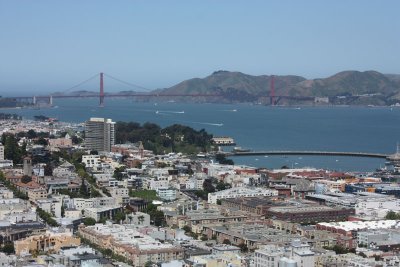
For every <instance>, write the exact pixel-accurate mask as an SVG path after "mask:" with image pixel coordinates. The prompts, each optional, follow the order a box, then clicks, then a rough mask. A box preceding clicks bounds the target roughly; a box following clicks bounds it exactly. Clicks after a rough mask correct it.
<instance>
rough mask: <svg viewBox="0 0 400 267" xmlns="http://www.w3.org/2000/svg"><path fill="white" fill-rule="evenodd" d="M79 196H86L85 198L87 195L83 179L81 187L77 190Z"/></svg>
mask: <svg viewBox="0 0 400 267" xmlns="http://www.w3.org/2000/svg"><path fill="white" fill-rule="evenodd" d="M79 194H81V195H82V196H86V197H87V196H88V195H89V194H88V190H87V187H86V184H85V179H84V178H82V183H81V187H80V188H79Z"/></svg>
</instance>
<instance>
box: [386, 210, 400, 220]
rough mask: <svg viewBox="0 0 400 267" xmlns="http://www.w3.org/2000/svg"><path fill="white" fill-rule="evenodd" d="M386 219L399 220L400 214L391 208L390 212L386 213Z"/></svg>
mask: <svg viewBox="0 0 400 267" xmlns="http://www.w3.org/2000/svg"><path fill="white" fill-rule="evenodd" d="M385 219H386V220H399V219H400V214H399V213H396V212H394V211H392V210H391V211H388V213H386V216H385Z"/></svg>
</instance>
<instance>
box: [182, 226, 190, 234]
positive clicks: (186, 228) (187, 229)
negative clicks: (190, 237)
mask: <svg viewBox="0 0 400 267" xmlns="http://www.w3.org/2000/svg"><path fill="white" fill-rule="evenodd" d="M182 230H183V231H185V233H190V232H191V231H192V229H191V228H190V226H189V225H185V226H183V227H182Z"/></svg>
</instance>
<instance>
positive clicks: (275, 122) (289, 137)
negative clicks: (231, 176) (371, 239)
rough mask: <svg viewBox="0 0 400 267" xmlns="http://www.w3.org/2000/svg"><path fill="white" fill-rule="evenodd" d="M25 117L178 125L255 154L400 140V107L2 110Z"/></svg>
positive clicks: (371, 162) (63, 106) (315, 160)
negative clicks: (227, 140) (225, 138)
mask: <svg viewBox="0 0 400 267" xmlns="http://www.w3.org/2000/svg"><path fill="white" fill-rule="evenodd" d="M1 112H3V113H4V112H6V113H16V114H19V115H22V116H23V117H24V118H25V119H33V117H34V116H35V115H44V116H48V117H54V118H57V119H59V120H60V121H65V122H84V121H86V120H88V119H89V118H91V117H100V118H103V117H104V118H111V119H112V120H113V121H135V122H140V123H144V122H153V123H156V124H159V125H160V126H162V127H165V126H168V125H172V124H175V123H178V124H183V125H187V126H190V127H193V128H195V129H198V130H199V129H202V128H204V129H205V130H207V132H209V133H211V134H213V135H214V136H230V137H233V138H234V139H235V141H236V143H237V146H240V147H242V148H246V149H251V150H256V151H259V150H305V151H343V152H371V153H385V154H391V153H394V152H395V150H396V143H397V142H398V141H399V139H400V108H391V107H267V106H261V105H250V104H194V103H177V102H173V101H170V102H134V101H132V100H130V99H123V98H120V99H118V98H112V99H108V98H106V106H105V107H103V108H100V107H99V106H98V99H95V98H83V99H55V101H54V107H53V108H41V109H10V110H5V109H3V110H2V111H1ZM233 160H234V161H235V163H237V164H247V165H250V166H256V167H267V168H280V167H282V166H287V167H293V168H299V167H316V168H327V169H331V170H338V171H372V170H375V169H376V168H379V167H383V166H384V163H385V160H383V159H373V158H357V157H339V156H329V157H328V156H287V157H286V156H268V157H267V156H251V157H234V158H233Z"/></svg>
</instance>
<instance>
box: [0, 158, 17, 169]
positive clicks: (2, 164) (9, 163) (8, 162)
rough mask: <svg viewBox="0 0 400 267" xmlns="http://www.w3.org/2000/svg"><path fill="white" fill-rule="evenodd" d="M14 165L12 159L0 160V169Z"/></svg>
mask: <svg viewBox="0 0 400 267" xmlns="http://www.w3.org/2000/svg"><path fill="white" fill-rule="evenodd" d="M12 166H14V164H13V161H12V160H6V159H5V160H0V169H2V168H9V167H12Z"/></svg>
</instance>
